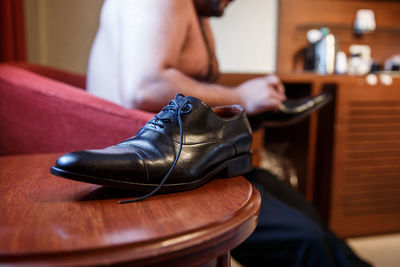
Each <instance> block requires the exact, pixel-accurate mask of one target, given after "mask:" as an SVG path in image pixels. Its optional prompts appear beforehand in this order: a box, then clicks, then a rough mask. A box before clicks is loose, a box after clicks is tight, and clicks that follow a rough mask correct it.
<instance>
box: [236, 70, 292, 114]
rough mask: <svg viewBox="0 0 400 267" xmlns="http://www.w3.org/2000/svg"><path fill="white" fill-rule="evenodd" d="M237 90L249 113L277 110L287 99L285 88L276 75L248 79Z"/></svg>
mask: <svg viewBox="0 0 400 267" xmlns="http://www.w3.org/2000/svg"><path fill="white" fill-rule="evenodd" d="M235 90H236V92H237V93H238V96H239V98H240V99H241V103H243V106H244V108H245V110H246V112H247V114H249V115H254V114H257V113H261V112H263V111H277V110H278V109H279V106H280V105H281V103H282V101H283V100H285V99H286V96H285V88H284V86H283V84H282V83H281V81H280V80H279V78H278V77H277V76H275V75H268V76H265V77H262V78H257V79H252V80H249V81H246V82H244V83H242V84H240V85H239V86H238V87H236V89H235Z"/></svg>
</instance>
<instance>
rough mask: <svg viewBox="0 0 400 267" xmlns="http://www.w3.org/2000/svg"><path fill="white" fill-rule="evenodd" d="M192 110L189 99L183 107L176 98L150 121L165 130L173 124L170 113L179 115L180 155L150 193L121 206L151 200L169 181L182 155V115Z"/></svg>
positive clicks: (122, 202)
mask: <svg viewBox="0 0 400 267" xmlns="http://www.w3.org/2000/svg"><path fill="white" fill-rule="evenodd" d="M191 110H192V104H190V100H189V99H185V101H184V102H183V104H182V105H179V104H178V103H177V101H176V98H175V99H174V100H171V101H170V102H169V104H168V106H166V107H164V108H163V109H162V111H161V112H160V113H159V114H157V115H155V116H154V118H155V119H154V120H151V121H149V122H148V123H149V124H151V125H154V126H158V127H162V128H164V123H170V122H172V119H171V118H169V116H168V115H169V114H168V113H173V114H174V113H175V112H177V115H178V124H179V149H178V154H177V155H176V157H175V159H174V162H173V163H172V165H171V167H170V168H169V170H168V172H167V173H166V174H165V175H164V177H163V178H162V180H161V182H160V184H159V185H158V186H157V187H156V188H155V189H154V190H153V191H151V192H150V193H148V194H146V195H144V196H141V197H138V198H135V199H129V200H120V201H119V202H118V203H119V204H126V203H132V202H138V201H142V200H144V199H146V198H149V197H151V196H153V195H154V194H156V193H157V192H158V191H159V190H160V189H161V187H162V186H163V185H164V184H165V182H166V181H167V179H168V177H169V176H170V175H171V172H172V170H173V169H174V167H175V165H176V163H177V162H178V159H179V156H180V155H181V151H182V144H183V130H182V116H181V115H182V114H186V113H189V112H190V111H191ZM165 112H167V116H166V117H164V116H162V115H161V114H163V113H164V114H165Z"/></svg>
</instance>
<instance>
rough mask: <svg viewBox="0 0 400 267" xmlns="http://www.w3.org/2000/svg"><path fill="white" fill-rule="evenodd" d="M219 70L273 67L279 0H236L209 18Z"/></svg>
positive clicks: (256, 70)
mask: <svg viewBox="0 0 400 267" xmlns="http://www.w3.org/2000/svg"><path fill="white" fill-rule="evenodd" d="M211 25H212V28H213V31H214V35H215V39H216V45H217V55H218V59H219V62H220V68H221V72H244V73H266V72H269V73H270V72H274V71H275V69H276V44H277V28H278V0H236V1H233V2H232V3H231V4H230V5H229V6H228V7H227V8H226V11H225V14H224V16H223V17H221V18H215V19H212V20H211Z"/></svg>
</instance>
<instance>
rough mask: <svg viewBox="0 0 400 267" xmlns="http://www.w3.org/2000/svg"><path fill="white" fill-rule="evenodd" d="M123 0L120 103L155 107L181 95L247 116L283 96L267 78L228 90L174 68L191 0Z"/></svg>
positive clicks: (274, 104)
mask: <svg viewBox="0 0 400 267" xmlns="http://www.w3.org/2000/svg"><path fill="white" fill-rule="evenodd" d="M126 1H127V4H126V5H127V8H126V9H125V10H124V11H122V16H121V38H122V39H121V57H120V62H121V66H120V75H121V77H120V81H121V86H120V94H121V96H122V98H123V100H124V106H126V107H129V108H139V109H144V110H149V111H159V110H160V109H161V108H162V107H163V106H165V105H166V103H167V101H168V100H169V99H171V98H173V96H174V95H175V94H176V93H182V94H184V95H190V96H194V97H197V98H200V99H202V100H204V101H205V102H207V103H208V104H209V105H210V106H217V105H229V104H241V105H243V106H244V107H245V109H246V111H247V112H248V113H249V114H253V113H258V112H261V111H264V110H268V109H270V110H274V109H277V108H278V106H279V105H280V103H281V101H282V100H283V99H284V93H282V91H283V89H282V88H283V87H282V86H281V85H280V83H279V80H277V79H274V78H273V77H272V78H271V77H266V78H259V79H254V80H250V81H248V82H245V83H243V84H241V85H239V86H238V87H234V88H229V87H225V86H221V85H217V84H209V83H203V82H199V81H196V80H195V79H193V78H191V77H189V76H188V75H186V74H184V73H183V72H181V71H180V70H178V68H177V61H178V59H179V55H180V52H181V50H182V48H183V46H184V45H185V42H186V41H187V39H186V38H187V37H188V36H187V34H188V31H189V30H190V28H189V27H191V24H190V23H191V19H193V18H191V17H190V16H193V10H191V9H193V7H192V5H191V1H180V0H170V1H166V0H152V1H132V0H126ZM128 2H129V3H128ZM129 5H130V6H129ZM138 11H144V12H138ZM138 25H140V26H138Z"/></svg>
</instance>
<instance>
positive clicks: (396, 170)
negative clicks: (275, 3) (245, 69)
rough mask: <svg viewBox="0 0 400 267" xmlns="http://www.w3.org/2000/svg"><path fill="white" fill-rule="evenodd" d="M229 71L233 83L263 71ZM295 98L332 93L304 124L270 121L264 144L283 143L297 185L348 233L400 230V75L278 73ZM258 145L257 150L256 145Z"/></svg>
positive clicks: (228, 81)
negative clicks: (388, 78) (387, 81)
mask: <svg viewBox="0 0 400 267" xmlns="http://www.w3.org/2000/svg"><path fill="white" fill-rule="evenodd" d="M259 76H260V75H251V74H224V75H223V76H222V77H221V82H222V83H223V84H227V85H234V84H238V83H240V82H242V81H244V80H247V79H251V78H255V77H259ZM278 76H279V77H280V78H281V80H282V81H283V83H284V84H285V87H286V89H287V93H288V96H289V97H291V98H296V97H302V96H305V95H315V94H318V93H319V92H322V91H327V92H329V93H331V94H332V96H333V101H332V102H331V103H330V104H329V105H327V106H326V107H324V108H323V109H321V110H320V111H319V112H317V113H314V114H312V116H311V117H310V118H309V119H307V120H305V121H303V122H301V123H299V124H298V125H294V126H290V127H282V128H266V129H264V133H263V134H264V137H265V138H264V142H260V140H258V143H257V144H258V146H260V145H264V146H271V145H274V143H276V142H278V143H279V142H281V143H284V144H285V145H286V146H287V147H286V152H285V156H286V157H289V158H290V160H291V161H292V162H293V165H294V166H295V167H296V169H297V174H298V178H299V190H300V191H301V192H303V193H304V194H305V196H306V198H307V199H308V200H310V201H311V202H312V203H313V204H314V205H315V207H316V208H317V210H318V211H319V213H320V214H321V215H322V217H323V218H324V219H325V220H326V221H327V222H328V224H329V226H330V227H331V228H332V229H333V230H334V231H335V232H336V233H337V234H338V235H339V236H342V237H349V236H361V235H369V234H380V233H388V232H398V231H400V78H394V77H393V78H392V79H393V82H392V84H391V85H383V84H382V83H381V82H380V81H379V80H380V79H379V76H377V78H378V83H377V84H376V85H373V86H372V85H369V84H367V82H366V77H365V76H362V77H354V76H337V75H331V76H319V75H316V74H312V73H280V74H278ZM256 151H259V149H258V150H256Z"/></svg>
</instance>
